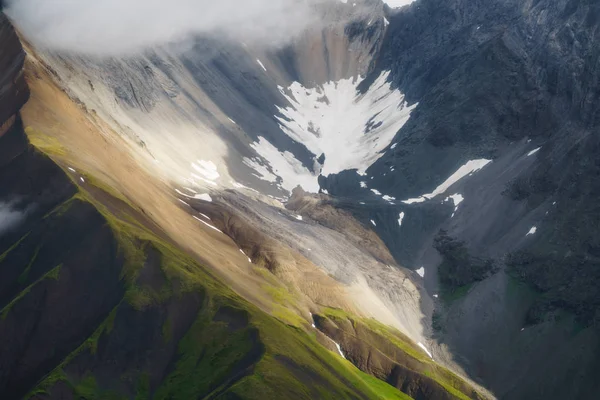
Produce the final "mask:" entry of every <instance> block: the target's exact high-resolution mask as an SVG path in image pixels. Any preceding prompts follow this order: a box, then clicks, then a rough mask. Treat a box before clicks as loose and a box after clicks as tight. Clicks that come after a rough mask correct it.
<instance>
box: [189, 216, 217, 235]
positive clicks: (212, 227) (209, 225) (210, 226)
mask: <svg viewBox="0 0 600 400" xmlns="http://www.w3.org/2000/svg"><path fill="white" fill-rule="evenodd" d="M192 217H194V218H195V219H196V220H198V221H200V222H202V223H203V224H204V225H206V226H208V227H209V228H211V229H214V230H215V231H217V232H221V233H223V231H221V230H220V229H217V228H215V227H214V226H212V225H211V224H209V223H206V222H204V221H203V220H201V219H200V218H198V217H196V216H195V215H192Z"/></svg>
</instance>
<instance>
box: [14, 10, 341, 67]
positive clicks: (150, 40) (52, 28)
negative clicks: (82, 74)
mask: <svg viewBox="0 0 600 400" xmlns="http://www.w3.org/2000/svg"><path fill="white" fill-rule="evenodd" d="M328 1H331V0H308V1H297V0H277V1H271V0H243V1H240V0H218V1H214V0H169V1H165V0H8V1H6V3H7V4H8V7H7V9H6V13H7V14H8V15H9V16H10V17H11V18H12V19H13V20H14V21H15V23H16V25H17V26H18V28H19V29H20V30H21V32H22V33H23V34H24V35H25V36H26V37H27V38H28V39H30V40H31V41H32V42H34V43H35V44H36V45H41V46H45V47H49V48H52V49H56V50H70V51H76V52H83V53H93V54H103V55H120V54H128V53H130V52H134V51H138V50H142V49H144V48H147V47H152V46H156V45H162V44H166V43H169V42H177V41H180V40H183V39H186V38H189V37H191V36H193V35H196V34H218V35H225V36H228V37H229V38H231V39H234V40H242V39H243V41H244V42H246V43H249V42H255V41H257V42H260V43H268V44H281V43H283V42H285V41H287V40H289V39H290V38H292V37H293V36H294V35H297V34H299V33H300V32H302V30H304V29H305V28H306V27H307V26H309V25H310V24H314V23H318V20H319V18H318V17H317V13H316V12H315V7H314V6H315V5H316V4H318V3H322V2H328ZM273 32H277V34H273Z"/></svg>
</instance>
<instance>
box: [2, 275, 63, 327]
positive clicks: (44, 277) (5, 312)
mask: <svg viewBox="0 0 600 400" xmlns="http://www.w3.org/2000/svg"><path fill="white" fill-rule="evenodd" d="M60 269H61V265H58V266H56V267H54V268H52V269H51V270H50V271H48V272H46V273H45V274H44V275H42V277H40V278H39V279H38V280H37V281H35V282H33V283H32V284H31V285H29V286H27V287H26V288H25V289H23V290H22V291H21V292H20V293H19V294H18V295H17V296H16V297H15V298H14V299H12V301H11V302H10V303H8V304H7V305H6V306H5V307H4V308H3V309H2V310H0V316H1V318H2V319H6V317H7V316H8V313H9V312H10V310H11V309H12V307H13V306H14V305H15V304H17V303H18V302H19V301H20V300H21V299H22V298H24V297H25V296H26V295H27V294H28V293H29V292H30V291H31V289H32V288H33V287H34V286H36V285H38V284H40V283H41V282H43V281H45V280H47V279H51V280H54V281H56V280H58V277H59V275H60Z"/></svg>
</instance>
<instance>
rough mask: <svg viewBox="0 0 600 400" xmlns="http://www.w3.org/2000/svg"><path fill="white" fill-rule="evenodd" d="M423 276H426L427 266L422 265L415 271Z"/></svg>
mask: <svg viewBox="0 0 600 400" xmlns="http://www.w3.org/2000/svg"><path fill="white" fill-rule="evenodd" d="M415 272H416V273H417V274H419V276H420V277H421V278H425V267H421V268H419V269H418V270H416V271H415Z"/></svg>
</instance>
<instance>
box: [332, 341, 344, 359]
mask: <svg viewBox="0 0 600 400" xmlns="http://www.w3.org/2000/svg"><path fill="white" fill-rule="evenodd" d="M333 343H335V347H337V351H338V353H340V356H342V358H344V359H345V358H346V356H345V355H344V353H342V348H341V347H340V345H339V344H337V342H335V341H334V342H333Z"/></svg>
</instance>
